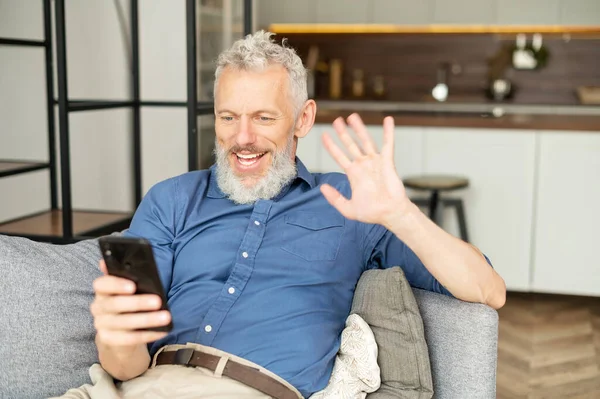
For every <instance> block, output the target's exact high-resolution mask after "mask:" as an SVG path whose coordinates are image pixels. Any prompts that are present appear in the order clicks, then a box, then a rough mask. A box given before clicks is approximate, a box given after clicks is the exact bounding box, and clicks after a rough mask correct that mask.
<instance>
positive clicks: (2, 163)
mask: <svg viewBox="0 0 600 399" xmlns="http://www.w3.org/2000/svg"><path fill="white" fill-rule="evenodd" d="M49 167H50V164H49V163H41V162H28V161H25V162H23V161H6V160H0V177H7V176H13V175H19V174H22V173H29V172H33V171H36V170H42V169H47V168H49Z"/></svg>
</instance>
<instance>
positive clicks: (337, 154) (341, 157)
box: [322, 133, 352, 170]
mask: <svg viewBox="0 0 600 399" xmlns="http://www.w3.org/2000/svg"><path fill="white" fill-rule="evenodd" d="M322 140H323V144H324V145H325V148H326V149H327V151H328V152H329V154H330V155H331V156H332V158H333V159H334V160H335V161H336V162H337V163H338V165H340V167H341V168H342V169H344V170H346V169H347V168H349V167H350V165H351V164H352V162H351V161H350V160H349V159H348V157H347V156H346V154H344V151H342V150H341V149H340V147H338V146H337V144H335V143H334V142H333V139H332V138H331V137H329V134H327V133H324V134H323V137H322Z"/></svg>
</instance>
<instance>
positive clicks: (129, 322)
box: [94, 310, 171, 331]
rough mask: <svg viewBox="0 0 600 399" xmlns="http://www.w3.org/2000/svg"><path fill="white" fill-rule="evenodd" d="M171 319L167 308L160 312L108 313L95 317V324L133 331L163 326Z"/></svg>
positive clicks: (98, 326) (103, 327)
mask: <svg viewBox="0 0 600 399" xmlns="http://www.w3.org/2000/svg"><path fill="white" fill-rule="evenodd" d="M170 321H171V314H170V313H169V311H167V310H161V311H159V312H142V313H124V314H107V315H103V316H99V317H95V318H94V326H95V327H96V329H97V330H98V331H100V330H120V331H133V330H140V329H146V328H153V327H163V326H166V325H167V324H169V322H170Z"/></svg>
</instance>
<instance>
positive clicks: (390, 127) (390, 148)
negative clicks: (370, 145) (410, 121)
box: [381, 116, 394, 159]
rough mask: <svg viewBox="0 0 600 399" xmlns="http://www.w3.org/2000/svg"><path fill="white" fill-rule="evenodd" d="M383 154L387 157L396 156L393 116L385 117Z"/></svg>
mask: <svg viewBox="0 0 600 399" xmlns="http://www.w3.org/2000/svg"><path fill="white" fill-rule="evenodd" d="M381 155H383V157H384V158H387V159H392V158H393V157H394V118H392V117H391V116H386V117H385V118H383V147H382V148H381Z"/></svg>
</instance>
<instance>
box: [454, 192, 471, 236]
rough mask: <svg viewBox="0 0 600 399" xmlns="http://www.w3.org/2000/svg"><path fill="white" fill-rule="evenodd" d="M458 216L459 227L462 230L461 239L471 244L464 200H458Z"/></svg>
mask: <svg viewBox="0 0 600 399" xmlns="http://www.w3.org/2000/svg"><path fill="white" fill-rule="evenodd" d="M455 206H456V216H458V227H459V229H460V238H462V240H463V241H466V242H469V235H468V234H467V221H466V219H465V209H464V208H463V201H462V199H458V200H456V204H455Z"/></svg>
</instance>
